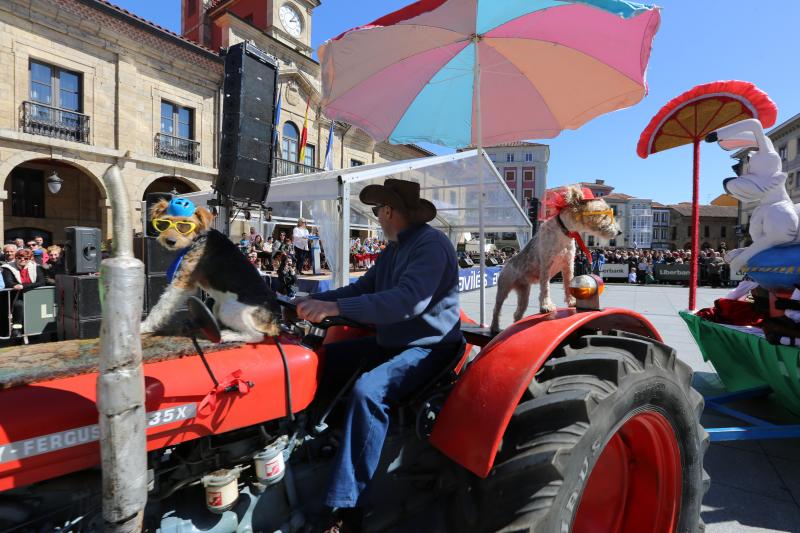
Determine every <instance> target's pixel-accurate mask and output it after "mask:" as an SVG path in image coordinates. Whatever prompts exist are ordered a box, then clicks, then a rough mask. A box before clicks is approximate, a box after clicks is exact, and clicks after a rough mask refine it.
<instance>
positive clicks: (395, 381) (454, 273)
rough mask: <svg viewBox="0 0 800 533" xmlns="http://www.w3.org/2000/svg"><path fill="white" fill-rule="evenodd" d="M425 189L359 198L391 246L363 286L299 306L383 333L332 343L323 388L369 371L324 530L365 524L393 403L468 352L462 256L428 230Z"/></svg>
mask: <svg viewBox="0 0 800 533" xmlns="http://www.w3.org/2000/svg"><path fill="white" fill-rule="evenodd" d="M419 190H420V188H419V184H418V183H415V182H410V181H403V180H397V179H391V178H390V179H387V180H386V181H385V183H384V185H369V186H367V187H365V188H364V189H363V190H362V191H361V194H360V196H359V198H360V200H361V201H362V202H363V203H365V204H367V205H372V206H374V207H373V208H372V211H373V213H374V214H375V216H377V217H378V222H379V223H380V225H381V229H382V230H383V234H384V235H385V236H386V238H387V239H388V240H389V241H390V243H389V246H388V247H387V248H386V249H385V250H384V251H383V252H382V253H381V254H380V256H379V257H378V261H377V262H376V263H375V266H373V267H372V268H370V269H369V270H368V271H367V273H366V274H365V275H364V276H362V277H361V278H359V280H358V281H357V282H356V283H353V284H351V285H349V286H346V287H342V288H339V289H335V290H331V291H327V292H323V293H320V294H314V295H312V296H311V297H308V298H304V299H302V300H300V301H299V303H298V305H297V312H298V315H299V316H300V318H305V319H307V320H309V321H311V322H321V321H322V320H324V319H325V318H327V317H331V316H340V315H341V316H344V317H345V318H349V319H351V320H354V321H356V322H361V323H371V324H374V325H375V328H376V334H375V336H370V337H364V338H360V339H355V340H348V341H344V342H339V343H335V344H330V345H328V346H327V347H326V358H327V359H326V364H325V367H324V375H323V382H322V383H323V387H335V386H336V385H339V387H341V385H342V384H343V383H344V381H346V379H347V377H348V376H350V375H352V374H353V373H354V372H356V371H358V370H359V368H360V369H361V370H363V371H365V373H364V374H363V375H362V376H361V377H360V378H358V380H357V381H356V382H355V385H354V387H353V390H352V393H351V396H350V401H349V404H348V407H347V414H346V416H345V420H344V424H343V426H342V442H341V445H340V447H339V450H338V454H337V456H336V459H335V461H334V466H333V474H332V478H331V482H330V486H329V488H328V491H327V494H326V497H325V505H326V506H328V507H329V508H330V509H329V511H330V512H329V513H326V515H327V516H323V517H320V518H321V520H322V521H323V524H320V525H335V524H336V523H339V524H340V525H341V523H342V522H344V523H347V522H348V518H351V519H352V521H353V522H354V523H359V522H360V516H359V514H360V513H359V512H358V505H359V499H360V497H361V496H362V494H363V493H364V491H365V489H366V488H367V487H368V484H369V482H370V480H371V479H372V476H373V474H374V473H375V469H376V468H377V466H378V462H379V460H380V456H381V450H382V448H383V444H384V440H385V438H386V434H387V431H388V429H389V409H390V407H391V406H392V405H394V404H396V403H397V402H400V401H402V400H403V399H404V398H406V397H408V396H409V395H410V394H412V393H413V392H414V390H416V389H417V388H418V387H419V386H421V385H423V384H424V383H426V382H428V381H430V380H431V379H432V378H433V377H434V376H435V375H436V374H437V373H439V372H440V371H441V370H442V368H444V367H445V366H447V364H448V363H450V362H451V361H452V360H453V358H454V357H455V356H456V355H457V353H458V352H459V351H463V349H464V338H463V336H462V334H461V331H460V325H461V321H460V308H459V299H458V265H457V261H456V255H455V251H454V250H453V246H452V244H451V243H450V240H449V239H448V238H447V237H446V236H445V235H444V234H443V233H442V232H441V231H439V230H437V229H434V228H432V227H431V226H429V225H428V224H427V222H430V221H431V220H433V218H434V217H435V216H436V207H434V205H433V204H432V203H431V202H429V201H427V200H423V199H420V196H419ZM353 515H354V516H353ZM325 522H327V524H325ZM337 527H338V526H337Z"/></svg>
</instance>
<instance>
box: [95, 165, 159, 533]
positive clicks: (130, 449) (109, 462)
mask: <svg viewBox="0 0 800 533" xmlns="http://www.w3.org/2000/svg"><path fill="white" fill-rule="evenodd" d="M103 181H104V182H105V184H106V188H107V189H108V194H109V197H110V199H111V207H112V215H113V256H112V257H111V258H109V259H106V260H105V261H103V264H102V265H101V267H100V281H101V291H102V292H101V303H102V308H103V311H102V313H103V315H102V316H103V322H102V327H101V328H100V375H99V376H98V378H97V410H98V411H99V414H100V417H99V425H100V458H101V463H102V467H103V470H102V472H103V474H102V477H103V519H104V521H105V531H107V532H115V533H123V532H125V533H127V532H133V531H140V530H141V528H142V515H143V513H144V507H145V504H146V503H147V437H146V435H145V430H146V427H147V424H146V418H145V417H146V415H145V406H144V397H145V394H144V375H143V372H142V342H141V338H140V335H139V324H140V323H141V317H142V294H143V291H144V265H143V264H142V262H141V261H139V260H138V259H135V258H134V257H133V228H132V225H131V217H130V211H129V209H128V202H127V196H128V195H127V192H126V190H125V185H124V183H123V182H122V175H121V173H120V169H119V167H117V166H116V165H112V166H110V167H109V168H108V170H106V173H105V174H104V175H103Z"/></svg>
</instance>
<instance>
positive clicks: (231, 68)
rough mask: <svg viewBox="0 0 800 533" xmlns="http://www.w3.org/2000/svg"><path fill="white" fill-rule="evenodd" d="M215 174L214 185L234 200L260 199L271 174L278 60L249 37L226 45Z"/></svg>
mask: <svg viewBox="0 0 800 533" xmlns="http://www.w3.org/2000/svg"><path fill="white" fill-rule="evenodd" d="M223 89H224V93H225V99H224V101H223V104H222V141H221V144H220V156H219V174H218V175H217V179H216V180H215V182H214V189H216V190H217V191H218V192H220V193H221V194H222V195H224V196H227V197H228V198H231V199H233V200H239V201H245V202H250V203H256V204H263V203H264V201H265V200H266V198H267V193H268V192H269V184H270V181H271V180H272V159H273V153H272V152H273V148H274V146H273V142H272V141H273V135H274V133H273V130H274V124H273V123H274V121H275V95H276V93H277V90H278V66H277V64H276V63H275V61H274V60H273V59H272V58H271V57H270V56H268V55H267V54H266V53H264V52H262V51H261V50H259V49H258V48H256V47H255V46H253V45H252V44H250V43H240V44H237V45H234V46H231V47H230V48H228V52H227V54H226V55H225V82H224V86H223Z"/></svg>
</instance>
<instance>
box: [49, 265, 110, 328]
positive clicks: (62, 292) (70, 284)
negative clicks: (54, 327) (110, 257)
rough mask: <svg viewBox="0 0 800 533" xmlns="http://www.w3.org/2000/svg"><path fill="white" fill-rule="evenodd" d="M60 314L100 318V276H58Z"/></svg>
mask: <svg viewBox="0 0 800 533" xmlns="http://www.w3.org/2000/svg"><path fill="white" fill-rule="evenodd" d="M56 302H57V304H58V316H59V321H60V317H62V316H64V317H69V318H79V319H86V318H100V316H101V315H102V314H103V311H102V309H101V307H100V276H72V275H69V274H67V275H58V276H56Z"/></svg>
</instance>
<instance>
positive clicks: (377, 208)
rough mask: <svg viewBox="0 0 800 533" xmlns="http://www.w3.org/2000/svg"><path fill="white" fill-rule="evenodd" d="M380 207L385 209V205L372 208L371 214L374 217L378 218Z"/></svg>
mask: <svg viewBox="0 0 800 533" xmlns="http://www.w3.org/2000/svg"><path fill="white" fill-rule="evenodd" d="M381 207H387V206H386V204H381V205H376V206H375V207H373V208H372V214H373V215H375V216H378V213H379V212H380V210H381Z"/></svg>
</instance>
